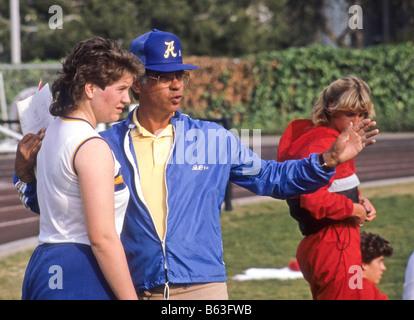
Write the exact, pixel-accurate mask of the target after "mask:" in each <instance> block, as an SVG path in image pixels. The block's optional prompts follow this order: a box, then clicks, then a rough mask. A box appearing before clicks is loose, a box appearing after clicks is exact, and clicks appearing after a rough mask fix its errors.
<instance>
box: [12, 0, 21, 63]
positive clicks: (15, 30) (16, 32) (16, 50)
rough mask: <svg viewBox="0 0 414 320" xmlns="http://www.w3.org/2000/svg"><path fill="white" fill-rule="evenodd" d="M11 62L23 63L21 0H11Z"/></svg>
mask: <svg viewBox="0 0 414 320" xmlns="http://www.w3.org/2000/svg"><path fill="white" fill-rule="evenodd" d="M10 21H11V23H10V30H11V60H12V61H11V62H12V63H13V64H20V63H21V51H20V6H19V0H10Z"/></svg>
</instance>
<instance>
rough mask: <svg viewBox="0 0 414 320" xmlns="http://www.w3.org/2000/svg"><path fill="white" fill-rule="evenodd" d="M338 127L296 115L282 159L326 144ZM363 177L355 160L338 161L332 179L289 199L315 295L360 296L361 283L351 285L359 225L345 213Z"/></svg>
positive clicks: (350, 208) (299, 254) (286, 135)
mask: <svg viewBox="0 0 414 320" xmlns="http://www.w3.org/2000/svg"><path fill="white" fill-rule="evenodd" d="M338 135H339V132H337V131H336V130H334V129H331V128H327V127H313V126H312V123H311V121H310V120H295V121H293V122H292V123H291V124H290V125H289V127H288V128H287V129H286V131H285V132H284V134H283V136H282V137H281V139H280V143H279V149H278V160H279V161H284V160H288V159H300V158H304V157H308V156H309V154H311V153H321V152H323V151H325V150H328V149H329V148H330V147H331V145H332V144H333V143H334V141H335V140H336V138H337V137H338ZM358 185H359V181H358V178H357V176H356V173H355V165H354V162H353V160H350V161H347V162H345V163H343V164H341V165H339V166H337V167H336V172H335V174H334V175H333V177H332V179H331V181H330V183H329V184H328V185H326V186H325V187H322V188H321V189H319V190H318V191H316V192H315V193H312V194H308V195H300V196H296V197H293V198H290V199H288V200H287V202H288V204H289V207H290V213H291V215H292V216H293V217H294V218H295V219H296V220H297V221H298V222H299V227H300V230H301V231H302V233H303V234H304V235H305V237H304V238H303V239H302V241H301V242H300V244H299V246H298V250H297V253H296V257H297V260H298V263H299V266H300V269H301V271H302V273H303V275H304V277H305V279H306V280H307V281H308V282H309V284H310V288H311V292H312V296H313V298H314V299H318V300H319V299H320V300H337V299H341V300H342V299H347V300H349V299H351V300H359V299H361V296H362V294H363V292H362V291H364V290H361V289H355V290H353V289H352V288H350V285H349V281H350V280H351V277H352V275H353V274H352V273H351V272H350V270H352V269H351V267H352V266H355V265H358V266H360V265H361V247H360V236H359V228H358V226H356V225H355V221H354V219H347V218H348V217H350V216H351V214H352V211H353V202H359V191H358Z"/></svg>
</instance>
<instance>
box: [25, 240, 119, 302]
mask: <svg viewBox="0 0 414 320" xmlns="http://www.w3.org/2000/svg"><path fill="white" fill-rule="evenodd" d="M22 299H23V300H112V299H115V295H114V294H113V292H112V290H111V289H110V287H109V285H108V283H107V282H106V280H105V278H104V276H103V274H102V271H101V269H100V268H99V265H98V262H97V261H96V258H95V256H94V254H93V252H92V249H91V247H90V246H88V245H83V244H75V243H65V244H42V245H39V246H38V247H37V248H36V249H35V251H34V252H33V255H32V257H31V258H30V261H29V264H28V266H27V269H26V273H25V276H24V280H23V289H22Z"/></svg>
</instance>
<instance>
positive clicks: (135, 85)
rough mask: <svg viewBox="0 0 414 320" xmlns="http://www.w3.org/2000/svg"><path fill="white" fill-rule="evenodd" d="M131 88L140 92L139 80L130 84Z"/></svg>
mask: <svg viewBox="0 0 414 320" xmlns="http://www.w3.org/2000/svg"><path fill="white" fill-rule="evenodd" d="M131 90H132V91H133V92H135V93H137V94H139V93H140V92H141V82H139V81H135V82H134V83H133V84H132V86H131Z"/></svg>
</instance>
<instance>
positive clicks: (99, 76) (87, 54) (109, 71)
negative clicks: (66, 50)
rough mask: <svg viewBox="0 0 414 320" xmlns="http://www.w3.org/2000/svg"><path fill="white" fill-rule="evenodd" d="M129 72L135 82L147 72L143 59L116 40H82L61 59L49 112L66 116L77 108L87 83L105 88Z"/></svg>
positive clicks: (97, 38) (53, 86) (98, 38)
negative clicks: (60, 68)
mask: <svg viewBox="0 0 414 320" xmlns="http://www.w3.org/2000/svg"><path fill="white" fill-rule="evenodd" d="M125 72H129V73H131V74H132V76H133V77H134V81H136V80H137V79H138V78H139V77H141V76H142V75H144V73H145V68H144V65H143V64H142V62H141V61H140V60H139V59H138V58H137V57H136V56H135V55H133V54H132V53H130V52H128V51H126V50H125V49H123V48H122V47H121V46H120V45H119V44H118V43H117V42H116V41H115V40H110V39H104V38H101V37H94V38H90V39H87V40H84V41H81V42H79V43H78V44H77V45H76V46H75V47H74V48H73V50H72V52H71V53H70V54H69V55H68V56H67V57H66V59H64V61H63V62H62V70H61V71H60V72H59V73H58V74H59V77H58V78H57V80H56V81H55V82H54V83H53V85H52V95H53V102H52V104H51V106H50V113H51V114H52V115H53V116H64V115H66V114H67V113H68V112H69V111H73V110H76V108H77V103H78V102H79V101H80V100H81V99H82V97H83V93H84V88H85V84H86V83H93V84H95V85H97V86H99V87H100V88H101V89H102V90H104V89H105V87H106V86H108V85H111V84H113V83H115V82H116V81H118V80H119V79H121V78H122V76H124V74H125Z"/></svg>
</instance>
